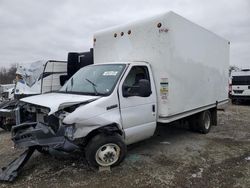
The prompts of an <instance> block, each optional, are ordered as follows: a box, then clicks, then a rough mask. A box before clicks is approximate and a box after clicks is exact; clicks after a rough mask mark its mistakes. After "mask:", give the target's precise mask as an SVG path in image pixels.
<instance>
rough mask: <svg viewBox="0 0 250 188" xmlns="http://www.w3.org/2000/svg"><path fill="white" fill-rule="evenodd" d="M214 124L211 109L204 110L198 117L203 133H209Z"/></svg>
mask: <svg viewBox="0 0 250 188" xmlns="http://www.w3.org/2000/svg"><path fill="white" fill-rule="evenodd" d="M211 125H212V118H211V113H210V111H208V110H207V111H204V112H202V113H200V115H199V118H198V127H199V130H200V132H201V133H203V134H207V133H208V132H209V131H210V129H211Z"/></svg>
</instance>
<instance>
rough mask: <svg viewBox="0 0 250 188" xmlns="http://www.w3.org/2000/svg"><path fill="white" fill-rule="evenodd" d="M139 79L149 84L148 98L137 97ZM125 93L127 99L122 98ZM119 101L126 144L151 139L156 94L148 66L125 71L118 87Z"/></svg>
mask: <svg viewBox="0 0 250 188" xmlns="http://www.w3.org/2000/svg"><path fill="white" fill-rule="evenodd" d="M140 79H146V80H148V81H149V82H150V87H151V91H152V92H151V94H150V96H148V97H141V96H139V95H138V93H139V92H138V89H139V86H138V84H139V81H140ZM125 92H126V93H129V96H128V97H124V93H125ZM119 99H120V110H121V119H122V124H123V129H124V132H125V141H126V143H127V144H131V143H134V142H137V141H139V140H143V139H146V138H149V137H151V136H152V135H153V134H154V131H155V128H156V92H155V86H154V82H153V80H152V73H151V71H150V67H149V66H147V65H133V66H131V67H130V68H129V69H128V70H127V72H126V74H125V75H124V77H123V79H122V80H121V82H120V85H119Z"/></svg>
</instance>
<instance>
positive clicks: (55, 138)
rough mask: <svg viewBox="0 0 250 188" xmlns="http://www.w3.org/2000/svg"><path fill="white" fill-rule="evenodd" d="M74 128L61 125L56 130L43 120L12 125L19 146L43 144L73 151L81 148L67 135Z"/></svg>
mask: <svg viewBox="0 0 250 188" xmlns="http://www.w3.org/2000/svg"><path fill="white" fill-rule="evenodd" d="M72 129H73V127H72V126H60V127H59V129H58V130H57V131H56V132H54V130H53V129H52V128H51V127H49V126H48V125H46V124H43V123H41V122H26V123H22V124H19V125H16V126H13V127H12V140H13V142H14V143H15V146H16V147H19V148H27V147H31V146H42V147H49V148H52V149H56V150H60V151H64V152H72V151H75V150H79V147H78V146H77V145H76V144H74V143H73V141H71V140H70V138H69V137H67V136H65V135H69V134H70V133H71V132H72Z"/></svg>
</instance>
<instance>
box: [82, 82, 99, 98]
mask: <svg viewBox="0 0 250 188" xmlns="http://www.w3.org/2000/svg"><path fill="white" fill-rule="evenodd" d="M85 80H86V81H87V82H89V83H90V84H91V85H92V86H93V89H94V91H95V95H98V92H97V90H96V84H95V83H94V82H92V81H90V80H89V79H87V78H86V79H85Z"/></svg>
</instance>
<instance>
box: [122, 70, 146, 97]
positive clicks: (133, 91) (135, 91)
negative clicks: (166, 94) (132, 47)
mask: <svg viewBox="0 0 250 188" xmlns="http://www.w3.org/2000/svg"><path fill="white" fill-rule="evenodd" d="M142 79H143V80H148V81H149V83H150V79H149V73H148V68H147V67H146V66H134V67H132V69H131V70H130V72H129V74H128V75H127V77H126V79H125V81H124V83H123V96H124V93H126V95H129V96H139V81H140V80H142ZM150 89H151V88H150Z"/></svg>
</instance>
